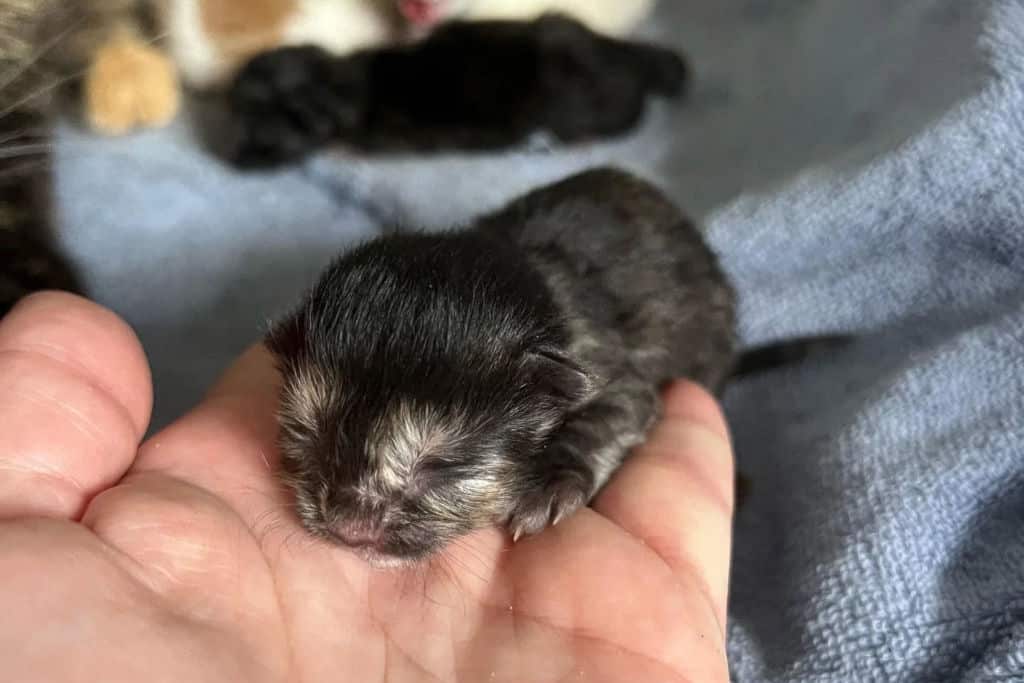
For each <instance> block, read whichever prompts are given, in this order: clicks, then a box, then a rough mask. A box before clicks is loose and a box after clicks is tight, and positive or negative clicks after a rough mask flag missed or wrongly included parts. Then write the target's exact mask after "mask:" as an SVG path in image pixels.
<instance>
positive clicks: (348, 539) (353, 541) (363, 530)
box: [331, 519, 381, 548]
mask: <svg viewBox="0 0 1024 683" xmlns="http://www.w3.org/2000/svg"><path fill="white" fill-rule="evenodd" d="M331 533H332V534H333V535H334V537H335V538H336V539H338V540H339V541H341V542H342V543H343V544H345V545H347V546H349V547H350V548H367V547H370V546H374V545H377V544H378V543H379V542H380V538H381V528H380V525H377V524H372V523H369V522H367V521H365V520H356V519H348V520H342V521H339V522H337V523H335V524H334V526H332V527H331Z"/></svg>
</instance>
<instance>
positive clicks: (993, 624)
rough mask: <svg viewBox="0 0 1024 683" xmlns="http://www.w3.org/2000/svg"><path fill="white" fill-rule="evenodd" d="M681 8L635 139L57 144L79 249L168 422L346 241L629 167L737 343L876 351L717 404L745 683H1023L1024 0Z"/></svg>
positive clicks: (63, 198)
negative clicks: (703, 264) (733, 472)
mask: <svg viewBox="0 0 1024 683" xmlns="http://www.w3.org/2000/svg"><path fill="white" fill-rule="evenodd" d="M662 4H663V5H664V7H662V8H660V9H659V16H658V20H657V21H655V22H652V23H651V26H650V27H649V28H648V29H647V30H648V32H649V34H651V35H652V36H655V37H659V38H661V39H663V40H668V41H671V42H675V43H677V44H679V45H680V46H683V47H684V48H685V49H686V50H687V52H688V53H689V54H690V55H691V57H692V59H693V61H694V63H695V65H696V67H697V71H698V78H699V85H698V87H697V90H696V92H695V93H694V96H693V98H692V99H691V101H690V102H688V103H686V104H685V105H683V106H678V107H669V106H659V107H657V108H656V109H655V111H654V112H653V113H652V115H651V116H650V117H649V121H648V122H647V123H646V124H645V126H644V128H643V129H642V130H641V131H639V132H638V133H637V134H635V135H633V136H630V137H628V138H626V139H622V140H617V141H611V142H609V143H607V144H603V145H596V146H593V147H588V148H586V149H576V150H569V151H560V152H555V151H551V150H547V149H545V148H544V145H543V141H537V144H536V145H534V146H533V148H531V149H529V150H525V151H523V152H519V153H515V154H507V155H502V156H477V157H466V156H452V157H445V158H441V159H437V158H435V159H410V158H393V159H383V160H366V159H357V158H353V157H351V156H346V155H343V154H340V153H335V154H327V155H324V156H323V157H321V158H319V159H316V160H314V161H312V162H310V163H309V164H307V165H306V166H304V167H302V168H295V169H290V170H285V171H282V172H279V173H272V174H264V175H257V176H245V177H242V176H239V175H237V174H235V173H233V172H231V171H230V169H227V168H224V167H222V166H220V165H219V164H218V163H217V162H215V161H213V160H211V159H210V158H209V157H207V156H206V155H204V154H203V152H202V151H201V149H200V148H199V145H198V144H197V143H196V142H195V140H194V139H193V137H192V134H191V133H190V127H189V125H188V120H187V119H186V120H184V121H182V122H181V123H179V124H178V125H176V126H174V127H172V128H171V129H169V130H166V131H160V132H156V133H148V134H144V135H140V136H136V137H133V138H130V139H125V140H113V141H107V140H96V139H93V138H90V137H88V136H86V135H83V134H81V133H79V132H76V131H75V130H74V129H73V128H72V127H70V126H68V127H65V129H64V130H63V131H62V140H61V145H60V147H59V154H60V160H59V165H58V171H59V184H58V198H59V211H60V214H61V226H62V238H63V241H64V244H65V246H66V247H67V248H68V249H69V250H70V251H71V252H72V253H73V254H74V255H75V256H76V258H77V259H78V261H79V262H80V263H81V264H82V266H83V268H84V269H85V271H86V275H87V279H88V282H89V284H90V285H91V286H92V288H93V291H94V293H95V295H96V297H97V298H98V299H99V300H100V301H102V302H103V303H106V304H108V305H110V306H111V307H113V308H114V309H115V310H117V311H119V312H120V313H121V314H123V315H124V316H126V317H127V318H128V320H129V321H131V322H132V323H133V324H134V325H135V326H136V328H137V329H138V331H139V333H140V336H141V337H142V340H143V342H144V344H145V345H146V347H147V349H148V352H149V354H150V358H151V361H152V364H153V368H154V376H155V382H156V387H157V406H156V420H155V422H156V424H158V425H159V424H164V423H166V422H167V421H168V420H169V419H172V418H173V417H174V416H176V415H177V414H179V413H180V412H181V411H182V410H184V409H185V408H186V407H187V406H188V405H189V404H191V403H193V402H194V401H195V400H196V399H197V397H198V396H199V395H200V393H201V391H202V389H203V387H204V386H205V385H206V384H207V383H208V382H209V381H210V380H211V379H212V377H213V376H214V375H215V373H216V372H217V371H218V370H219V369H220V368H221V367H223V366H224V365H225V364H226V363H227V362H228V360H229V359H230V358H231V357H232V356H233V355H234V354H235V353H236V352H237V351H238V350H239V349H241V348H242V347H243V346H245V345H246V344H248V343H249V342H251V341H252V340H254V339H255V338H256V337H257V336H258V335H259V334H260V332H261V330H262V325H263V322H264V320H265V319H266V318H267V317H269V316H272V315H274V314H276V313H277V312H278V311H280V309H281V307H282V306H284V305H287V304H288V303H289V302H290V301H292V300H293V299H294V297H295V296H296V294H297V292H298V290H299V289H301V288H302V287H303V286H304V285H305V284H306V283H308V282H309V280H310V279H311V278H312V277H313V276H314V275H315V273H316V272H317V271H318V270H319V268H320V267H322V266H323V264H324V262H325V261H326V259H328V258H329V257H330V256H331V254H332V253H333V252H334V251H336V250H339V249H342V248H344V247H345V246H346V245H347V244H351V243H352V242H353V241H354V240H358V239H362V238H364V237H366V236H368V235H372V234H375V233H377V232H378V231H379V230H381V229H382V227H384V226H386V225H388V224H394V223H398V224H404V225H409V224H415V225H424V226H427V227H439V226H447V225H455V224H459V223H462V222H465V221H466V220H468V219H469V218H471V217H472V216H473V215H475V214H477V213H479V212H481V211H483V210H487V209H490V208H493V207H495V206H497V205H499V204H501V203H502V202H504V201H506V200H507V199H508V198H509V197H511V196H513V195H514V194H516V193H518V192H520V191H523V190H525V189H527V188H529V187H532V186H534V185H536V184H539V183H542V182H545V181H547V180H552V179H555V178H557V177H560V176H562V175H565V174H567V173H569V172H571V171H573V170H576V169H578V168H583V167H585V166H587V165H591V164H594V163H600V162H604V161H610V160H611V161H616V162H619V163H621V164H624V165H626V166H628V167H631V168H633V169H635V170H638V171H640V172H642V173H644V174H645V175H647V176H648V177H650V178H652V179H653V180H655V181H656V182H658V183H659V184H661V185H662V186H663V187H665V188H666V189H667V190H668V191H669V192H671V193H672V194H673V196H675V197H676V198H677V199H678V200H679V202H680V203H681V204H683V205H684V206H686V207H688V208H689V209H690V211H691V212H692V213H694V214H696V215H697V216H698V217H700V218H702V219H703V220H704V221H705V222H706V224H707V225H708V235H709V237H710V239H711V241H712V242H713V244H714V245H715V247H716V249H717V250H718V251H719V252H720V253H721V255H722V257H723V260H724V263H725V265H726V267H727V268H728V270H729V272H730V273H731V274H732V275H733V277H734V279H735V281H736V283H737V285H738V287H739V289H740V292H741V295H742V328H743V334H744V338H745V339H746V340H747V341H748V342H749V343H758V342H762V341H767V340H771V339H776V338H784V337H787V336H791V335H797V334H807V333H817V332H848V333H853V334H855V335H856V338H857V341H856V342H855V343H854V344H853V345H852V346H851V347H850V348H848V349H845V350H843V351H841V352H838V353H836V354H835V355H833V356H830V357H827V358H820V359H817V360H816V361H814V362H812V363H808V364H806V365H805V366H801V367H799V368H793V369H790V370H786V371H780V372H777V373H774V374H771V375H769V376H763V377H760V378H754V379H751V380H749V381H746V382H744V383H742V384H738V385H736V386H734V387H733V388H732V389H731V390H730V392H729V394H728V396H727V398H726V407H727V410H728V412H729V415H730V418H731V422H732V425H733V428H734V431H735V437H736V445H737V452H738V457H739V460H740V464H741V467H742V468H743V469H744V470H745V471H746V472H747V474H749V475H750V477H751V478H752V479H753V490H752V495H751V497H750V499H749V501H748V503H747V505H746V506H745V507H744V508H743V509H742V510H741V511H740V513H739V514H738V517H737V520H736V543H735V559H734V570H733V582H732V594H731V622H730V624H731V625H730V654H731V660H732V665H733V670H734V677H735V680H737V681H740V682H746V681H750V682H754V683H761V682H768V681H836V682H844V683H846V682H860V681H876V680H877V681H959V680H964V681H995V680H1005V681H1010V680H1020V681H1024V2H1022V1H1021V0H976V1H974V2H968V1H967V0H902V1H901V2H899V3H893V2H891V1H888V0H858V1H857V2H849V1H846V0H718V1H716V2H708V1H706V0H671V2H665V3H662Z"/></svg>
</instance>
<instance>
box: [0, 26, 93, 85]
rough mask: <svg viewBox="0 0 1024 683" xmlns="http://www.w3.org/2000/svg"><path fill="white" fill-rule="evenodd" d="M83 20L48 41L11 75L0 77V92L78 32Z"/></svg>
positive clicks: (15, 68)
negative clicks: (73, 33)
mask: <svg viewBox="0 0 1024 683" xmlns="http://www.w3.org/2000/svg"><path fill="white" fill-rule="evenodd" d="M82 21H83V19H82V18H81V17H80V18H79V19H77V20H76V21H73V22H72V23H71V24H70V25H69V26H68V27H67V28H65V29H64V30H63V31H60V32H59V33H58V34H57V35H55V36H54V37H53V38H51V39H49V40H47V41H46V42H44V43H43V44H42V45H40V46H39V48H38V49H37V50H36V51H35V52H34V53H33V54H32V55H31V56H29V58H28V59H26V60H25V61H24V62H22V63H21V64H19V65H18V66H16V67H14V68H13V69H12V70H11V73H10V74H8V75H7V76H4V77H0V92H3V91H4V90H5V89H6V88H7V87H8V86H10V85H11V84H12V83H14V82H15V81H17V80H18V79H19V78H21V77H22V76H24V75H25V74H26V73H28V71H29V70H30V69H31V68H32V67H34V66H35V65H36V64H38V63H39V60H41V59H42V58H43V57H45V56H46V55H47V53H49V51H50V50H52V49H53V48H54V47H55V46H56V45H57V44H58V43H60V42H61V41H62V40H64V39H65V38H67V37H68V36H69V35H71V33H72V31H74V30H76V29H77V28H78V27H79V26H80V25H81V24H82Z"/></svg>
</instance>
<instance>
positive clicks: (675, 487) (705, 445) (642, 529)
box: [594, 382, 733, 628]
mask: <svg viewBox="0 0 1024 683" xmlns="http://www.w3.org/2000/svg"><path fill="white" fill-rule="evenodd" d="M664 405H665V409H664V417H663V419H662V420H661V422H660V423H659V424H658V425H657V427H655V429H654V430H653V431H652V433H651V435H650V437H649V438H648V440H647V442H646V443H645V444H644V445H643V446H641V447H640V448H638V449H637V451H636V452H635V453H634V454H633V456H632V457H631V458H630V459H629V460H628V461H627V463H626V465H625V466H624V467H623V468H622V469H621V470H620V471H619V473H618V474H616V476H615V477H614V478H613V479H612V481H611V482H610V483H609V484H608V486H607V487H606V488H605V490H604V491H602V493H601V495H600V496H598V498H597V500H596V501H595V504H594V508H595V509H596V510H597V511H598V512H599V513H601V514H603V515H605V516H606V517H608V518H609V519H611V520H612V521H614V522H615V523H616V524H618V525H619V526H621V527H622V528H624V529H625V530H627V531H628V532H630V533H631V534H633V535H634V536H636V537H637V538H639V539H640V540H641V541H642V542H643V543H645V544H646V545H647V546H648V547H650V548H652V549H653V550H654V551H655V552H657V553H658V554H659V555H660V556H661V557H662V558H663V559H664V560H665V561H666V562H667V563H668V564H669V565H670V566H671V567H672V569H673V570H674V571H675V572H676V574H677V575H679V576H681V577H683V578H686V579H688V580H692V581H695V582H696V587H697V588H698V589H699V590H700V591H701V592H702V593H703V594H704V595H706V596H707V598H708V599H709V601H710V607H711V609H712V610H713V611H714V615H715V618H716V619H717V620H718V623H719V625H720V626H721V627H723V628H724V625H725V610H726V600H727V594H728V580H729V557H730V550H731V527H732V509H733V457H732V448H731V446H730V444H729V438H728V429H727V427H726V424H725V419H724V417H723V416H722V413H721V410H720V409H719V407H718V405H717V404H716V402H715V400H714V399H713V398H712V397H711V396H710V395H709V394H708V393H707V392H706V391H705V390H704V389H702V388H700V387H699V386H697V385H696V384H692V383H689V382H680V383H678V384H676V385H673V386H672V387H671V388H670V389H669V390H668V391H667V392H666V395H665V404H664Z"/></svg>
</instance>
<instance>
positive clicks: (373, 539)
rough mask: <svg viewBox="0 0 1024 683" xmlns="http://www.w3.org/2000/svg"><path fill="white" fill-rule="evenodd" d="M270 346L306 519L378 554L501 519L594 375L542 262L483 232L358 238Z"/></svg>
mask: <svg viewBox="0 0 1024 683" xmlns="http://www.w3.org/2000/svg"><path fill="white" fill-rule="evenodd" d="M268 345H269V347H270V349H271V350H272V352H273V353H274V354H275V356H276V358H277V361H278V365H279V368H280V370H281V373H282V375H283V381H284V384H283V393H282V399H281V409H280V419H281V449H282V453H281V456H282V472H283V476H284V479H285V481H286V482H287V483H288V484H289V485H290V486H291V487H292V489H293V490H294V493H295V497H296V508H297V511H298V514H299V517H300V519H301V521H302V523H303V525H304V526H305V527H306V529H307V530H309V531H310V532H311V533H313V534H314V535H317V536H321V537H324V538H327V539H330V540H333V541H335V542H339V543H341V544H343V545H347V546H350V547H353V548H356V549H358V550H359V551H360V553H361V554H362V555H363V556H364V557H366V558H367V559H369V560H371V561H373V562H375V563H378V564H395V563H407V562H412V561H415V560H417V559H420V558H423V557H425V556H427V555H429V554H431V553H433V552H434V551H437V550H439V549H441V548H442V547H443V546H444V545H445V544H446V543H447V542H448V541H450V540H452V539H454V538H456V537H458V536H460V535H462V534H465V533H467V532H469V531H472V530H474V529H478V528H482V527H487V526H491V525H493V524H495V523H501V522H503V521H504V520H505V518H506V517H507V516H508V514H509V512H510V507H511V505H512V503H513V501H515V500H516V499H517V498H518V497H519V496H520V495H521V494H522V491H523V490H524V488H525V487H528V486H529V485H530V481H528V479H527V478H528V476H529V472H530V471H531V468H529V465H530V463H531V458H535V457H537V455H538V454H539V452H540V450H541V449H542V447H543V446H544V443H545V442H546V440H547V439H548V437H549V436H550V435H551V433H552V432H553V431H554V430H555V428H556V427H558V426H559V425H560V424H561V422H562V421H563V420H564V417H565V414H566V412H567V411H568V410H569V409H570V408H571V407H572V406H574V405H576V404H577V403H578V402H580V401H581V400H583V399H584V398H585V397H586V396H587V395H588V394H589V392H590V391H591V387H592V378H591V377H590V375H589V373H588V372H586V371H585V370H584V369H583V368H582V367H580V366H579V365H578V364H577V363H575V362H574V361H573V360H572V359H571V358H570V357H569V354H568V353H567V352H566V350H565V349H566V336H565V332H564V328H563V325H562V321H561V318H560V316H559V314H558V311H557V310H556V309H555V307H554V305H553V304H552V302H551V299H550V295H549V294H548V293H547V291H546V290H545V288H544V286H543V283H542V282H540V279H539V277H538V276H537V275H536V273H535V272H534V271H532V269H529V268H528V266H526V264H525V263H523V262H522V261H520V260H518V259H517V258H516V257H515V256H514V255H513V253H512V252H511V251H510V250H509V249H508V248H507V245H504V244H495V243H493V242H491V241H489V240H483V239H480V238H478V237H474V236H472V235H454V234H453V235H442V236H438V235H434V236H426V235H405V236H395V237H389V238H385V239H381V240H377V241H375V242H372V243H370V244H368V245H366V246H364V247H362V248H360V249H357V250H356V251H354V252H352V253H351V254H350V255H348V256H346V257H344V258H342V259H341V260H340V261H338V262H337V263H336V264H334V265H333V266H332V267H331V268H330V269H329V270H328V272H327V273H326V274H325V275H324V277H323V278H322V279H321V281H320V282H319V283H318V284H317V285H316V286H315V287H314V288H313V290H312V291H311V292H310V294H309V295H308V296H307V298H306V299H305V301H304V302H303V303H302V305H301V306H300V307H299V309H298V310H297V311H295V312H294V313H293V314H292V315H290V316H289V317H288V318H286V319H285V320H284V321H282V322H281V323H279V324H278V325H277V326H275V328H274V329H273V330H272V332H271V334H270V336H269V338H268Z"/></svg>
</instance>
